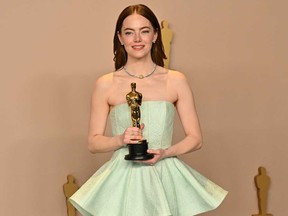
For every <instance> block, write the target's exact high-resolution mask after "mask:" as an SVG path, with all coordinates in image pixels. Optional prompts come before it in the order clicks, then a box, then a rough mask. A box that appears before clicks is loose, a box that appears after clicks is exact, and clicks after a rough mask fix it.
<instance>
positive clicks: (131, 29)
mask: <svg viewBox="0 0 288 216" xmlns="http://www.w3.org/2000/svg"><path fill="white" fill-rule="evenodd" d="M146 28H148V29H151V28H150V27H149V26H143V27H141V28H140V30H143V29H146ZM123 30H124V31H127V30H128V31H129V30H130V31H134V30H135V29H133V28H125V29H123Z"/></svg>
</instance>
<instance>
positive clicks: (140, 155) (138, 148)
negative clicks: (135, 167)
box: [125, 140, 154, 160]
mask: <svg viewBox="0 0 288 216" xmlns="http://www.w3.org/2000/svg"><path fill="white" fill-rule="evenodd" d="M127 146H128V149H129V154H128V155H125V160H149V159H152V158H153V157H154V155H153V154H149V153H147V150H148V142H147V140H140V141H139V142H138V143H137V144H128V145H127Z"/></svg>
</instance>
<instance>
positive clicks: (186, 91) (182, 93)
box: [163, 72, 202, 157]
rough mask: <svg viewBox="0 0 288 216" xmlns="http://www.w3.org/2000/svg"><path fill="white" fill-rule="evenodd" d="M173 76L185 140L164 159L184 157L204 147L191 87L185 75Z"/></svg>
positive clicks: (167, 153)
mask: <svg viewBox="0 0 288 216" xmlns="http://www.w3.org/2000/svg"><path fill="white" fill-rule="evenodd" d="M173 76H174V78H173V81H171V82H172V84H171V85H172V86H173V87H174V88H175V89H177V95H178V100H177V102H176V109H177V111H178V114H179V117H180V120H181V123H182V126H183V128H184V132H185V138H184V139H183V140H181V141H180V142H178V143H176V144H174V145H172V146H171V147H170V148H168V149H166V150H165V152H164V156H163V157H171V156H178V155H182V154H185V153H188V152H192V151H195V150H198V149H200V148H201V146H202V135H201V130H200V125H199V120H198V116H197V112H196V108H195V104H194V98H193V94H192V91H191V89H190V86H189V84H188V82H187V79H186V77H185V76H184V74H182V73H179V72H175V74H173Z"/></svg>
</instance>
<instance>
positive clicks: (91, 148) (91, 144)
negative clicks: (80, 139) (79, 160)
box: [87, 137, 97, 154]
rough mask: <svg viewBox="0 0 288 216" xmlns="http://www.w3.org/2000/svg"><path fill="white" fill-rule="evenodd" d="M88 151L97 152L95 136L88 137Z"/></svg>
mask: <svg viewBox="0 0 288 216" xmlns="http://www.w3.org/2000/svg"><path fill="white" fill-rule="evenodd" d="M87 148H88V151H89V152H91V153H92V154H95V153H97V148H95V144H94V142H93V137H89V138H88V146H87Z"/></svg>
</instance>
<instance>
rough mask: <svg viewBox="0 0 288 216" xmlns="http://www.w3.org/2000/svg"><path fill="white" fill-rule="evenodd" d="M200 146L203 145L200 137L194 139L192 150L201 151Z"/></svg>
mask: <svg viewBox="0 0 288 216" xmlns="http://www.w3.org/2000/svg"><path fill="white" fill-rule="evenodd" d="M202 145H203V140H202V137H196V138H195V145H194V148H193V150H194V151H196V150H199V149H201V148H202Z"/></svg>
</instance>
